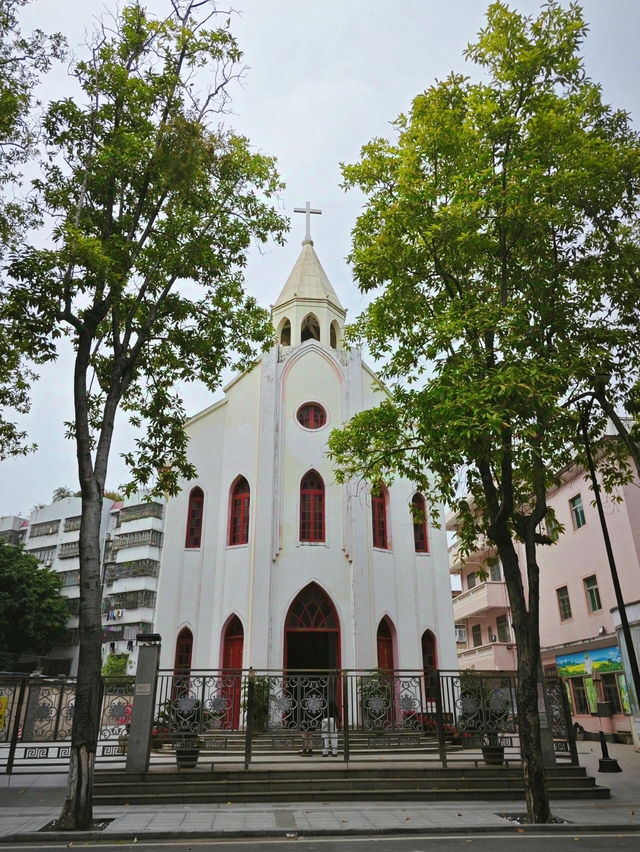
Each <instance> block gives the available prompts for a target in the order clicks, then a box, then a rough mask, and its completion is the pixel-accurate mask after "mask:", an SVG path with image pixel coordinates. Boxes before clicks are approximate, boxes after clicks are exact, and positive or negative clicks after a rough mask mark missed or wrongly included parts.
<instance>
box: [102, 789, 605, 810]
mask: <svg viewBox="0 0 640 852" xmlns="http://www.w3.org/2000/svg"><path fill="white" fill-rule="evenodd" d="M549 797H550V798H551V799H608V798H609V790H608V789H607V788H605V787H595V788H593V789H584V788H581V787H578V788H565V789H562V790H555V789H553V788H550V789H549ZM522 798H524V791H523V790H522V789H518V788H517V787H516V786H514V785H509V786H506V787H483V788H482V789H481V790H477V789H472V790H464V789H463V790H441V789H438V788H435V789H432V788H431V789H430V788H426V787H425V788H417V787H407V788H403V787H394V788H393V789H389V788H388V787H386V786H384V787H370V788H367V789H366V790H358V789H353V790H343V791H340V792H339V793H337V792H336V790H335V788H334V787H333V786H331V787H327V788H313V789H310V790H305V791H301V790H297V791H290V792H289V791H282V790H260V791H246V790H245V791H241V792H235V793H233V794H231V793H225V794H222V795H220V794H216V793H204V792H203V793H187V794H183V793H182V792H180V791H174V792H172V793H169V792H166V793H164V794H161V793H158V794H152V793H145V794H142V793H141V794H139V795H136V796H128V797H123V796H122V795H114V796H103V795H100V794H98V795H96V794H94V799H93V802H94V805H96V806H107V805H122V804H129V805H162V804H198V803H201V804H202V803H205V804H206V803H211V804H215V803H223V802H228V801H232V802H234V803H237V802H331V801H341V802H343V801H443V802H445V801H510V800H514V799H522Z"/></svg>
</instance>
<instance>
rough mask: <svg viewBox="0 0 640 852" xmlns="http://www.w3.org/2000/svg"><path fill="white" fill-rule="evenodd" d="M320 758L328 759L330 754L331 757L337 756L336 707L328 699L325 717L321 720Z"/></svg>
mask: <svg viewBox="0 0 640 852" xmlns="http://www.w3.org/2000/svg"><path fill="white" fill-rule="evenodd" d="M321 730H322V756H323V757H329V752H331V756H332V757H337V756H338V726H337V724H336V706H335V702H334V701H333V700H331V699H329V702H328V705H327V715H326V716H325V718H324V719H323V720H322V725H321Z"/></svg>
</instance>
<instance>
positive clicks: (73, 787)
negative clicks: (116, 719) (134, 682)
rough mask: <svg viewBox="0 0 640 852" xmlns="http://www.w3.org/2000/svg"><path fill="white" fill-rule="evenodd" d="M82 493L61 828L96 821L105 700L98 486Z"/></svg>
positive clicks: (67, 828) (58, 823) (82, 826)
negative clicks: (76, 652) (74, 665)
mask: <svg viewBox="0 0 640 852" xmlns="http://www.w3.org/2000/svg"><path fill="white" fill-rule="evenodd" d="M92 490H93V491H94V492H95V493H93V494H91V495H90V496H89V497H86V496H85V495H84V489H83V497H82V521H81V526H80V629H79V637H80V656H79V660H78V678H77V683H76V695H75V704H74V714H73V725H72V728H71V763H70V766H69V777H68V781H67V792H66V797H65V801H64V805H63V808H62V813H61V814H60V818H59V819H58V822H57V827H58V828H59V829H65V830H70V829H88V828H91V826H92V823H93V808H92V802H91V797H92V790H93V768H94V762H95V756H96V748H97V744H98V731H99V726H100V713H101V704H102V680H101V674H100V672H101V662H102V661H101V647H102V621H101V608H100V604H101V584H100V518H101V514H102V495H101V494H100V493H99V491H98V489H95V488H94V489H92Z"/></svg>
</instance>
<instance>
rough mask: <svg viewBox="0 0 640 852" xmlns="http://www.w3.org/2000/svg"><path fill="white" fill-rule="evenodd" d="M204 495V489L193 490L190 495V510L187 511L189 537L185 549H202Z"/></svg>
mask: <svg viewBox="0 0 640 852" xmlns="http://www.w3.org/2000/svg"><path fill="white" fill-rule="evenodd" d="M203 507H204V494H203V493H202V488H198V487H196V488H192V489H191V494H189V509H188V511H187V537H186V541H185V543H184V546H185V547H200V538H201V536H202V510H203Z"/></svg>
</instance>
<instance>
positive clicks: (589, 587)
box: [584, 574, 602, 612]
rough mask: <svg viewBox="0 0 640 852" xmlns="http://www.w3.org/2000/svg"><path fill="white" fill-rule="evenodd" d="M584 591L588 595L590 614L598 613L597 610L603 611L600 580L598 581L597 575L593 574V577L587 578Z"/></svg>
mask: <svg viewBox="0 0 640 852" xmlns="http://www.w3.org/2000/svg"><path fill="white" fill-rule="evenodd" d="M584 590H585V592H586V593H587V605H588V607H589V612H596V611H597V610H599V609H602V604H601V603H600V592H599V590H598V580H597V579H596V575H595V574H592V575H591V577H586V578H585V581H584Z"/></svg>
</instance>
